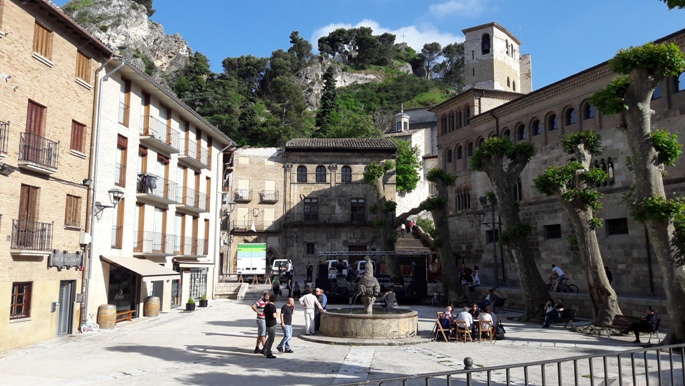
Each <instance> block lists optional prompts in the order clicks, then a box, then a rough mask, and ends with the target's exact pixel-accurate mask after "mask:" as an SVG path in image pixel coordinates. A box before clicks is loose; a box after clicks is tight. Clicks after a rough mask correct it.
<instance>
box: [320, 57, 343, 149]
mask: <svg viewBox="0 0 685 386" xmlns="http://www.w3.org/2000/svg"><path fill="white" fill-rule="evenodd" d="M337 110H338V92H337V91H336V89H335V72H334V69H333V66H330V67H328V69H326V72H325V73H324V74H323V93H322V94H321V102H320V106H319V111H318V112H317V113H316V126H317V127H318V128H319V129H318V130H317V131H315V132H314V136H315V137H318V138H327V137H329V136H330V135H331V129H332V127H333V125H334V122H333V117H334V115H337Z"/></svg>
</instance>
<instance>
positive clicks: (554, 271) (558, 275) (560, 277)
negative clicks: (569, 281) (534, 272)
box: [550, 264, 566, 292]
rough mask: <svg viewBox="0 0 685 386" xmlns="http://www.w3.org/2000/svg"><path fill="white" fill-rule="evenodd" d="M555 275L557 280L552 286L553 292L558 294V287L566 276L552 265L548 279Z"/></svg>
mask: <svg viewBox="0 0 685 386" xmlns="http://www.w3.org/2000/svg"><path fill="white" fill-rule="evenodd" d="M555 275H556V278H557V282H556V284H555V285H554V292H559V286H560V285H561V282H562V281H564V279H565V278H566V274H564V271H563V270H562V269H561V268H559V267H557V266H556V265H554V264H552V276H550V278H552V277H554V276H555Z"/></svg>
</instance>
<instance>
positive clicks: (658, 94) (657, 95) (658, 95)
mask: <svg viewBox="0 0 685 386" xmlns="http://www.w3.org/2000/svg"><path fill="white" fill-rule="evenodd" d="M659 98H661V85H658V86H656V88H655V89H654V93H653V94H652V99H659Z"/></svg>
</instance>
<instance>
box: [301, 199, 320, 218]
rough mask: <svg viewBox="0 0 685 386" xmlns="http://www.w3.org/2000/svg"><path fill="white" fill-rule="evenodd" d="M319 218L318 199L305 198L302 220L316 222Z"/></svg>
mask: <svg viewBox="0 0 685 386" xmlns="http://www.w3.org/2000/svg"><path fill="white" fill-rule="evenodd" d="M318 217H319V199H318V198H305V199H304V220H305V221H317V219H318Z"/></svg>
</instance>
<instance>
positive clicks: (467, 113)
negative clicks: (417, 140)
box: [464, 84, 685, 126]
mask: <svg viewBox="0 0 685 386" xmlns="http://www.w3.org/2000/svg"><path fill="white" fill-rule="evenodd" d="M683 86H685V84H684V85H683ZM464 111H465V113H464V126H466V125H468V124H469V120H470V119H471V107H470V106H469V105H466V108H465V109H464Z"/></svg>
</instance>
